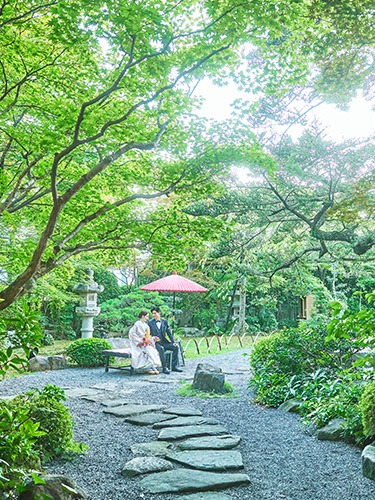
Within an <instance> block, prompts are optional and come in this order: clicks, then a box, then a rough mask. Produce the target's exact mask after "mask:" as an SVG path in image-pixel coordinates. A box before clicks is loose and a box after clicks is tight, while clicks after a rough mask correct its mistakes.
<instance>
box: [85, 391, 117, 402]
mask: <svg viewBox="0 0 375 500" xmlns="http://www.w3.org/2000/svg"><path fill="white" fill-rule="evenodd" d="M117 397H118V395H117V394H116V395H114V396H112V398H111V396H110V395H109V394H108V393H104V394H103V393H101V394H94V395H92V396H90V395H88V396H86V395H85V396H81V398H80V399H84V400H85V401H91V402H93V403H101V402H102V401H104V400H105V399H107V400H108V399H115V398H117Z"/></svg>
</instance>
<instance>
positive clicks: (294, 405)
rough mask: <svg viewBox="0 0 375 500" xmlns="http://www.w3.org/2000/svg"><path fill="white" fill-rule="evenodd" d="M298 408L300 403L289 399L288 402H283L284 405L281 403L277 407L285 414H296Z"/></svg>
mask: <svg viewBox="0 0 375 500" xmlns="http://www.w3.org/2000/svg"><path fill="white" fill-rule="evenodd" d="M300 406H301V402H300V401H296V400H294V399H289V400H288V401H284V403H282V404H281V405H280V406H279V410H281V411H285V412H287V413H288V412H290V413H298V411H299V407H300Z"/></svg>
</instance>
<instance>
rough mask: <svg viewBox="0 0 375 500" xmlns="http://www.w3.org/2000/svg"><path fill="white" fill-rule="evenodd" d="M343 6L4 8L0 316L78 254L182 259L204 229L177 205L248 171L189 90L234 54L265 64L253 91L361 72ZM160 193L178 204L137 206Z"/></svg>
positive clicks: (230, 130)
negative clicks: (201, 115)
mask: <svg viewBox="0 0 375 500" xmlns="http://www.w3.org/2000/svg"><path fill="white" fill-rule="evenodd" d="M352 4H353V2H349V1H346V2H335V3H334V4H332V5H330V7H329V8H328V6H327V5H326V3H325V2H323V3H316V2H313V3H311V2H307V1H303V2H292V3H291V2H290V1H289V0H288V1H286V0H281V1H280V0H278V1H277V2H272V1H270V2H254V1H244V2H240V3H238V2H236V1H235V0H222V1H218V0H206V1H205V2H203V3H202V2H198V1H197V0H183V1H181V2H177V3H176V2H171V1H167V2H163V4H162V5H160V2H157V1H155V0H146V1H142V2H141V1H132V2H130V1H128V0H120V1H119V2H118V3H117V4H113V3H112V2H111V1H109V0H99V1H92V0H53V1H51V2H49V3H43V2H42V1H38V0H31V1H28V2H26V1H17V2H15V1H10V2H3V3H2V5H1V7H0V16H1V21H0V46H1V52H2V58H1V75H2V76H1V83H0V85H1V88H0V106H1V117H2V118H1V121H0V133H1V139H0V140H1V145H0V149H1V155H0V190H1V197H0V200H1V202H0V217H1V219H0V238H1V242H2V254H1V256H2V258H1V267H2V268H5V269H6V271H7V272H8V282H7V284H6V286H5V287H4V289H3V290H2V291H0V299H2V300H1V301H0V309H5V308H7V307H8V306H9V304H11V303H12V302H13V301H14V300H17V298H19V297H20V296H22V295H23V294H25V293H26V292H27V291H28V290H30V289H32V288H33V286H34V285H35V281H36V280H38V279H40V278H41V277H43V276H45V275H46V274H47V273H49V272H51V270H53V269H55V268H56V267H58V266H60V265H61V264H62V263H64V262H65V261H66V260H67V259H69V258H71V257H72V256H74V255H77V254H79V253H82V252H88V251H96V252H99V253H104V252H105V253H106V255H108V254H111V252H112V254H113V253H114V252H117V251H123V252H129V251H130V250H131V249H134V248H142V249H148V250H150V249H151V248H153V249H154V250H155V252H156V253H160V252H161V251H162V252H163V253H164V254H166V255H168V254H169V255H170V254H171V251H170V250H171V249H172V248H173V249H175V248H177V252H178V253H181V249H182V248H183V243H184V241H185V240H186V239H190V240H192V239H193V237H194V236H196V237H197V238H198V236H199V230H201V229H202V223H201V222H200V223H197V224H196V225H195V226H194V224H192V222H191V221H190V220H186V218H184V217H182V216H181V215H180V212H179V210H178V208H180V205H178V203H177V201H178V199H186V198H187V197H190V198H192V199H197V198H199V196H209V195H210V194H212V192H217V189H218V188H217V187H216V186H213V184H212V181H213V180H215V178H216V176H217V175H218V173H220V172H225V169H226V168H228V167H229V166H230V165H232V164H239V163H242V162H245V163H246V160H245V157H244V153H245V152H246V153H251V152H252V153H253V154H254V155H256V156H257V157H258V159H259V157H260V151H259V148H258V147H256V144H255V141H254V140H253V137H252V135H251V134H249V132H248V130H246V128H245V127H241V126H240V125H239V124H238V125H237V126H235V125H233V124H230V125H227V126H222V127H219V126H218V125H217V124H212V125H211V126H210V127H209V126H207V124H206V123H203V121H202V120H199V119H198V118H197V117H196V116H195V115H194V110H195V108H196V107H197V105H199V101H197V100H196V99H194V97H193V93H194V89H195V87H196V85H197V84H198V83H199V81H200V80H201V79H203V78H204V77H206V76H211V77H212V78H213V79H214V80H215V82H217V83H223V82H225V81H226V80H227V79H228V75H229V74H230V73H231V71H232V72H237V71H240V68H241V67H240V66H239V65H238V63H239V62H241V61H243V60H244V59H243V55H244V53H246V47H249V45H246V42H251V44H252V45H251V46H252V47H257V54H259V55H260V56H262V57H263V56H266V61H267V64H266V65H262V64H259V65H258V69H259V70H260V73H259V74H260V79H259V78H258V80H259V82H261V80H262V78H264V89H265V92H266V93H273V92H276V93H279V91H280V92H281V90H280V89H282V88H284V86H285V85H286V86H288V85H289V84H293V83H295V82H296V81H297V80H298V81H299V82H303V81H305V79H303V78H301V75H302V76H303V75H304V74H305V73H306V74H307V73H309V74H311V73H313V71H312V72H311V71H310V70H311V69H312V70H314V68H313V63H316V64H318V63H319V64H320V63H321V62H322V61H324V63H325V66H324V67H327V65H329V64H330V61H334V63H333V65H334V66H335V67H336V68H338V67H339V64H338V63H337V58H338V59H340V58H341V59H343V57H344V56H343V57H341V55H342V54H343V53H345V54H346V55H349V54H351V55H353V57H351V58H347V64H346V66H345V67H346V68H350V69H351V74H353V71H354V72H355V74H361V75H362V74H365V73H366V71H367V72H368V68H369V64H368V63H367V59H366V58H365V56H366V55H367V52H366V50H370V49H371V47H372V45H371V44H372V42H371V40H372V36H371V33H372V32H373V29H374V28H373V24H372V23H371V19H372V4H371V2H370V1H365V2H361V3H359V2H355V5H354V7H353V8H352V6H353V5H352ZM342 26H345V31H344V30H341V28H342ZM333 29H335V34H336V36H335V37H332V36H330V33H331V32H332V30H333ZM364 33H365V34H366V37H367V38H366V40H365V41H363V40H362V38H363V34H364ZM352 37H353V41H351V40H352ZM322 44H323V48H322ZM355 50H356V52H353V51H355ZM320 67H321V68H323V65H322V64H320ZM352 68H354V70H352ZM366 68H367V69H366ZM281 69H282V70H283V71H281ZM276 76H277V77H278V78H276ZM261 77H262V78H261ZM325 80H327V79H325ZM349 80H350V79H349ZM242 81H243V83H244V84H247V85H248V86H249V85H250V86H251V82H249V80H248V79H247V78H246V77H243V78H242ZM363 81H364V79H363V78H362V77H361V78H359V79H358V82H362V83H363ZM270 82H276V83H275V85H270ZM284 84H285V85H284ZM276 87H277V89H278V90H277V89H276ZM333 89H334V87H333ZM254 147H255V149H254ZM156 150H158V154H156V153H155V152H156ZM249 150H250V151H249ZM207 181H211V184H209V183H207ZM172 193H174V197H173V201H175V202H176V203H177V205H174V203H169V204H163V203H156V202H155V201H154V203H152V204H151V203H148V204H147V203H146V201H148V202H149V201H150V200H158V199H164V198H165V197H166V196H171V194H172ZM176 207H177V208H176ZM166 228H168V229H169V230H170V233H172V234H167V233H166V231H165V229H166ZM158 229H159V230H158ZM206 234H207V229H206V232H205V233H204V236H205V235H206Z"/></svg>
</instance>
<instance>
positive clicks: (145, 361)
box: [129, 320, 161, 370]
mask: <svg viewBox="0 0 375 500" xmlns="http://www.w3.org/2000/svg"><path fill="white" fill-rule="evenodd" d="M146 333H150V328H149V326H148V324H147V323H145V322H143V321H141V320H139V321H137V322H136V323H135V325H134V326H132V327H131V329H130V331H129V340H130V349H131V354H132V362H131V365H132V367H133V368H134V369H135V370H139V369H145V370H147V369H148V368H152V367H154V368H156V367H158V366H161V361H160V357H159V353H158V351H157V350H156V347H155V342H154V339H153V337H150V339H151V341H152V343H151V344H150V345H148V346H141V347H138V344H139V343H141V342H143V339H144V338H145V336H146Z"/></svg>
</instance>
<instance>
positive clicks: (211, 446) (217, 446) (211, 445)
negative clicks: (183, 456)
mask: <svg viewBox="0 0 375 500" xmlns="http://www.w3.org/2000/svg"><path fill="white" fill-rule="evenodd" d="M240 441H241V437H240V436H232V435H230V434H225V435H224V436H203V437H195V438H190V439H186V441H181V442H180V443H176V446H177V448H178V449H180V450H230V449H231V448H235V447H236V446H238V444H239V443H240Z"/></svg>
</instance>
